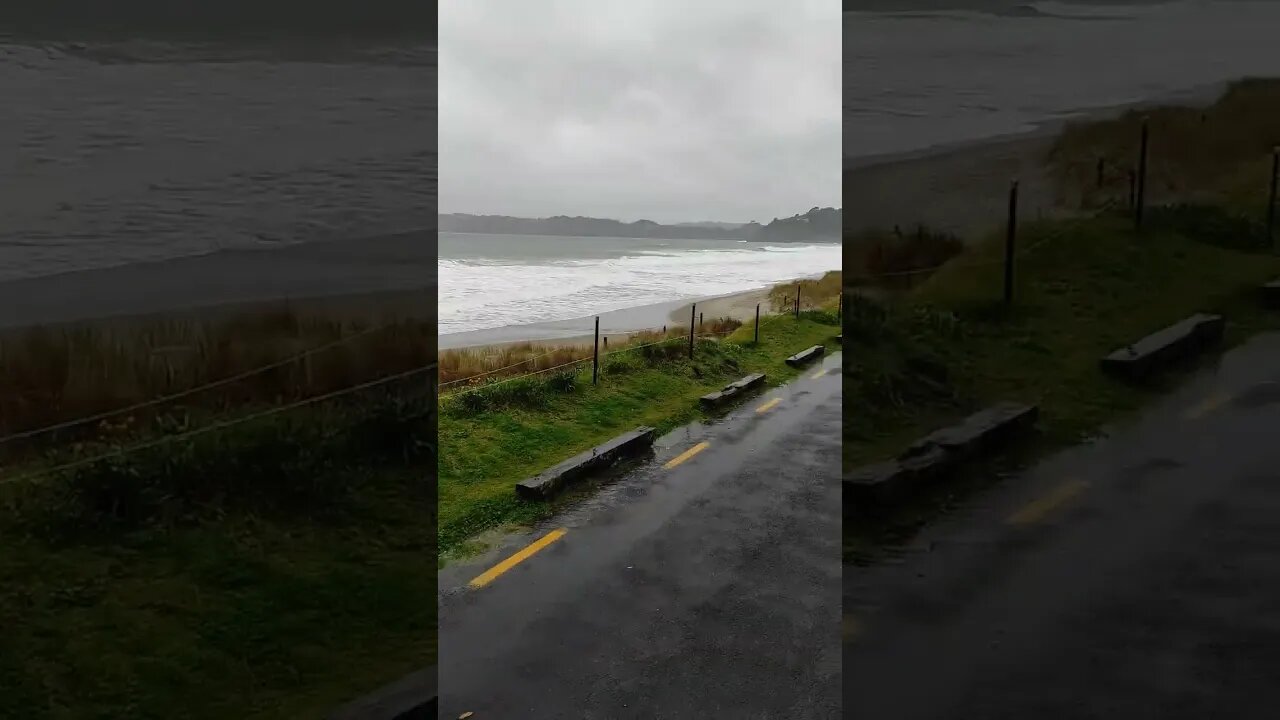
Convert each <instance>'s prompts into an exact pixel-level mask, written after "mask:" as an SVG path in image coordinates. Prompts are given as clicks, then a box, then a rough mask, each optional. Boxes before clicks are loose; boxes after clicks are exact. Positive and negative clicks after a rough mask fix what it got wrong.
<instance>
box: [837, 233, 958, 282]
mask: <svg viewBox="0 0 1280 720" xmlns="http://www.w3.org/2000/svg"><path fill="white" fill-rule="evenodd" d="M964 248H965V243H964V240H962V239H961V238H960V237H959V236H958V235H955V234H953V233H949V232H945V231H937V230H933V229H931V228H927V227H924V226H917V227H916V228H914V229H912V230H910V231H902V230H899V229H896V228H895V229H894V230H868V231H864V232H861V233H858V234H856V235H853V236H851V237H847V238H845V242H844V252H845V257H844V266H845V269H846V270H848V278H849V281H850V283H851V284H854V285H875V286H879V287H885V288H899V287H911V286H913V285H915V284H918V283H919V282H920V281H922V280H924V279H925V278H926V277H928V275H929V272H928V271H930V270H931V269H936V268H939V267H941V266H942V265H943V264H945V263H946V262H947V261H949V260H951V259H952V258H954V257H956V256H957V255H959V254H961V253H962V252H964Z"/></svg>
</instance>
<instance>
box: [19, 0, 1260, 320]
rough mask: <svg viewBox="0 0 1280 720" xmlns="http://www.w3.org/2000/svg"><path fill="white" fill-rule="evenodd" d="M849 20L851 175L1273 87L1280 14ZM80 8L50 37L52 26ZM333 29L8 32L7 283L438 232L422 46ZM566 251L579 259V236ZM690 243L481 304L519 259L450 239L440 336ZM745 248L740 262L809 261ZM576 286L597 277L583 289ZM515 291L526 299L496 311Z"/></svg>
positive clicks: (630, 278) (1083, 10)
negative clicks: (936, 150) (1228, 90)
mask: <svg viewBox="0 0 1280 720" xmlns="http://www.w3.org/2000/svg"><path fill="white" fill-rule="evenodd" d="M70 1H71V0H64V4H65V2H70ZM79 2H80V4H81V6H82V7H84V8H89V7H94V6H95V5H94V3H91V2H89V0H79ZM152 5H154V6H155V7H164V6H165V4H164V3H152ZM113 7H115V6H114V5H113ZM845 9H846V12H845V13H844V32H845V63H844V86H845V97H844V112H845V139H844V151H843V152H844V157H845V161H846V163H849V162H862V161H867V160H868V159H870V158H874V157H880V156H885V155H894V154H898V153H906V152H912V151H918V150H921V149H924V148H929V147H933V146H938V145H946V144H951V143H959V142H966V141H972V140H977V139H981V138H987V137H993V136H1000V135H1007V134H1011V133H1019V132H1025V131H1027V130H1032V129H1035V128H1037V127H1040V126H1042V125H1043V124H1045V123H1053V122H1058V121H1061V120H1063V119H1065V118H1069V117H1071V116H1072V115H1073V114H1075V113H1078V112H1081V111H1084V110H1088V109H1092V108H1099V107H1108V106H1114V105H1117V104H1123V103H1128V102H1133V101H1138V100H1142V99H1147V98H1152V97H1160V96H1165V95H1170V94H1173V93H1177V92H1181V91H1186V90H1192V89H1196V88H1203V87H1206V86H1212V85H1215V84H1217V83H1221V82H1224V81H1226V80H1230V79H1232V78H1236V77H1239V76H1243V75H1277V74H1280V52H1276V51H1275V44H1276V28H1280V3H1276V2H1230V1H1226V0H1199V1H1196V0H1180V1H1177V2H1153V3H1133V2H1130V3H1115V2H1110V3H1097V2H1094V3H1060V2H1039V3H1026V2H1014V1H1012V0H938V1H928V2H926V1H925V0H910V1H903V0H847V2H846V3H845ZM113 12H114V11H113ZM82 14H83V13H82ZM67 15H68V14H66V13H63V14H57V13H49V14H48V17H47V18H45V21H46V22H48V23H53V24H54V25H55V26H56V25H57V23H60V22H63V19H62V18H63V17H65V16H67ZM335 17H337V15H335ZM122 24H126V23H123V22H122ZM286 24H287V23H286ZM334 24H335V26H340V25H341V23H337V22H336V21H335V23H334ZM392 24H394V23H392ZM0 26H2V24H0ZM340 30H341V28H340V27H339V31H334V32H331V33H330V34H329V35H326V36H322V37H318V38H315V37H313V38H301V39H291V40H290V41H288V42H287V43H285V42H280V41H264V42H260V43H258V44H257V45H250V44H243V43H239V42H230V41H227V40H225V39H221V40H220V39H216V38H215V39H213V40H210V39H207V38H200V39H198V40H196V39H189V38H186V37H185V36H183V37H178V36H177V35H173V34H170V33H168V32H167V31H166V30H164V29H161V30H159V31H156V32H150V33H149V34H148V35H147V36H146V37H141V36H139V37H130V36H129V35H128V34H127V33H124V32H123V31H118V30H117V31H113V32H112V33H111V34H110V37H100V36H99V35H97V34H93V35H84V36H83V37H81V36H78V35H76V33H68V32H61V33H58V32H52V33H51V32H45V31H41V32H38V33H37V32H35V31H25V33H24V32H19V33H7V32H0V96H3V97H4V98H5V107H6V110H5V112H4V113H0V143H2V144H3V147H4V149H5V150H6V156H7V157H9V158H11V161H10V162H7V163H4V164H0V282H3V281H4V280H11V279H16V278H41V277H48V276H52V275H55V274H57V273H63V272H67V271H71V270H83V269H89V268H99V267H106V266H116V265H122V264H131V263H140V262H144V261H153V260H160V259H164V258H173V257H179V256H189V255H204V254H209V253H216V252H218V251H220V250H228V249H231V250H239V249H270V248H276V247H280V246H285V245H292V244H298V243H313V242H317V241H326V240H336V241H343V242H346V243H347V244H348V246H349V254H358V253H359V248H360V247H361V242H362V241H365V240H369V239H376V238H381V237H385V236H388V235H393V234H396V233H402V232H410V231H414V230H421V229H424V228H430V227H433V226H434V222H435V212H436V208H435V204H434V192H435V187H436V176H435V171H434V165H435V120H434V118H435V112H436V101H435V95H434V87H435V74H436V71H435V51H434V45H433V41H432V40H413V39H407V38H403V37H397V38H388V39H386V40H385V41H378V40H376V39H375V40H368V39H362V40H361V42H360V43H359V44H358V45H356V44H353V43H350V42H348V41H347V40H345V39H343V38H345V35H344V34H343V33H342V32H340ZM122 33H123V34H122ZM497 205H500V202H497V201H495V207H496V206H497ZM796 210H797V211H803V210H804V208H796ZM565 211H566V212H570V213H571V212H572V208H566V210H565ZM694 219H705V220H716V219H718V218H694ZM446 242H447V239H446ZM520 242H521V243H523V244H522V245H521V250H520V251H521V252H526V251H528V248H529V247H530V246H529V245H528V244H527V243H526V242H525V239H523V238H521V239H520ZM562 242H564V243H565V247H576V248H578V250H579V251H581V252H587V250H586V249H585V245H586V243H580V242H579V243H577V244H574V243H572V242H570V241H569V240H568V239H565V240H563V241H562ZM599 242H600V241H599V240H598V239H597V240H594V241H593V242H592V244H593V246H594V245H595V244H598V243H599ZM628 242H631V243H633V244H635V245H637V247H638V246H639V245H643V242H641V241H628ZM644 242H647V241H644ZM687 248H688V249H687V251H681V252H687V255H682V254H681V253H680V252H676V251H675V250H673V249H671V248H668V249H667V250H666V251H665V252H667V253H668V254H667V255H644V254H641V253H639V252H636V253H635V254H633V255H630V256H628V258H629V259H625V258H623V257H620V256H619V257H612V258H596V259H594V260H593V259H591V258H587V257H579V258H577V261H578V262H580V263H585V265H579V266H575V265H571V264H568V263H570V262H571V261H572V259H571V258H567V257H561V256H559V255H558V256H557V257H559V260H556V261H555V262H556V263H559V264H555V263H551V262H548V263H547V264H546V265H545V267H554V268H558V269H557V270H556V272H557V273H561V274H557V275H554V276H550V275H547V276H544V277H543V278H542V279H541V281H540V282H538V283H535V284H533V285H532V286H529V287H526V286H523V285H521V286H518V287H516V286H510V285H498V286H496V287H497V288H498V289H497V290H496V291H495V293H497V294H495V295H494V296H493V297H492V298H490V299H488V300H486V299H484V298H481V297H477V296H476V295H475V294H474V293H475V292H477V291H476V290H474V288H476V287H480V286H481V282H480V280H481V279H483V277H485V273H490V274H491V275H492V276H495V277H496V276H498V275H500V274H501V273H503V272H507V273H510V272H513V271H512V270H510V268H512V267H518V264H515V265H510V264H509V265H506V266H503V265H501V264H492V263H491V264H486V262H489V261H492V260H493V258H489V259H487V260H486V259H485V258H483V257H479V256H476V257H470V258H468V257H466V256H459V255H458V254H457V252H458V251H447V250H446V249H445V248H443V247H442V248H441V257H442V258H444V259H443V260H442V261H441V262H440V265H439V271H440V281H441V295H440V297H441V301H442V316H441V322H442V327H441V330H442V332H450V331H452V330H453V329H457V328H461V327H465V326H467V322H464V321H463V320H461V319H460V316H459V315H458V313H460V312H473V313H476V314H475V316H474V318H473V319H472V320H470V321H469V322H470V324H471V326H473V327H474V326H477V325H488V324H491V323H495V322H508V321H521V322H523V321H528V320H536V319H538V318H541V317H550V316H552V315H555V314H556V312H557V311H558V308H560V307H561V306H562V303H570V304H572V303H578V302H579V301H582V302H583V303H584V304H583V308H587V306H588V305H590V304H591V303H594V302H600V303H604V304H611V305H612V304H617V303H621V302H632V301H642V300H644V299H646V298H652V297H656V296H658V295H662V294H664V293H668V292H671V293H674V292H677V290H676V285H671V286H662V285H661V283H662V282H665V281H660V280H658V279H657V274H656V272H657V271H653V270H646V269H645V268H647V267H659V270H660V265H661V263H664V262H665V263H668V264H670V263H676V262H677V261H679V262H683V261H686V260H688V261H690V262H695V261H696V260H697V259H698V258H702V259H705V258H707V257H709V253H714V252H735V251H733V250H732V249H731V248H705V247H701V246H699V245H696V244H690V245H688V246H687ZM645 249H646V250H648V251H653V252H659V251H661V249H659V248H648V247H646V248H645ZM593 251H594V250H593ZM461 252H463V253H465V252H466V251H465V250H462V251H461ZM736 252H738V253H740V254H737V255H733V256H732V257H733V258H734V260H733V262H734V263H735V265H734V267H735V268H736V267H738V265H737V264H736V263H739V262H742V263H746V264H750V263H752V262H758V263H761V264H773V263H776V262H778V261H779V258H782V257H784V256H785V257H787V258H788V260H787V262H791V261H793V260H797V259H798V258H799V255H797V254H796V253H795V251H794V250H792V251H790V252H778V251H765V250H758V251H754V250H753V251H750V252H748V251H747V250H746V249H742V250H738V251H736ZM806 252H807V251H806ZM814 252H815V257H821V253H820V252H819V251H814ZM451 253H452V254H451ZM802 254H803V253H801V254H800V255H802ZM721 259H724V258H721ZM592 262H596V263H611V265H609V266H608V267H609V268H611V269H612V270H619V269H620V270H619V272H621V273H624V274H620V275H618V278H619V283H622V285H625V287H623V286H620V287H619V288H617V289H615V290H612V291H601V290H596V291H592V292H594V293H595V295H594V296H593V297H594V298H595V299H593V300H591V301H590V302H586V300H585V296H584V295H576V294H574V293H578V292H582V293H587V294H588V295H590V294H591V293H589V292H587V291H586V290H585V289H584V288H585V287H588V286H594V285H596V284H598V281H599V279H600V277H601V276H600V275H599V274H592V273H597V272H598V270H588V269H585V268H587V267H588V266H589V265H590V263H592ZM504 267H505V268H507V269H505V270H504V269H503V268H504ZM524 267H526V268H527V267H532V266H530V265H525V266H524ZM539 267H542V266H539ZM601 267H604V265H601ZM820 269H821V264H820V263H819V264H817V265H815V266H812V267H809V268H805V270H804V271H805V272H808V271H817V270H820ZM633 270H634V274H632V271H633ZM426 272H429V270H427V271H426ZM574 273H581V274H574ZM753 273H754V274H753ZM770 274H771V273H770V272H766V271H764V270H761V271H760V272H759V273H755V271H754V270H750V269H747V268H745V267H744V268H741V269H737V270H734V273H733V275H732V276H731V277H729V278H724V279H722V278H718V277H715V276H714V274H713V273H711V272H703V271H700V270H691V271H690V275H689V278H691V279H689V280H688V282H691V283H693V284H692V285H688V286H680V287H681V288H686V289H681V290H679V292H682V293H683V292H688V293H689V294H700V293H704V292H708V293H714V292H718V291H719V290H720V289H722V288H727V287H730V286H732V287H737V286H738V285H740V284H742V283H745V282H746V281H747V280H748V279H750V280H752V281H754V278H755V277H757V275H758V276H759V277H767V276H769V275H770ZM553 278H554V279H555V282H550V281H549V280H551V279H553ZM569 281H572V282H574V283H579V282H582V283H585V285H582V286H579V285H574V286H573V288H574V289H573V290H572V291H570V290H567V289H566V287H567V286H566V284H565V283H567V282H569ZM50 282H56V280H52V279H51V280H50ZM424 282H425V280H424ZM671 282H672V283H682V282H686V281H685V280H683V279H673V280H672V281H671ZM366 284H369V285H370V287H373V285H372V283H366ZM539 288H541V290H539ZM514 292H519V293H522V294H521V295H520V296H519V298H520V299H519V301H518V303H515V302H513V303H511V305H512V307H511V308H510V309H507V310H502V309H500V308H499V307H498V306H500V305H501V304H502V302H501V301H502V299H503V298H504V297H505V298H508V299H510V298H514V297H516V296H515V295H513V294H512V293H514ZM566 295H569V296H571V297H570V298H566ZM587 312H590V310H589V309H587Z"/></svg>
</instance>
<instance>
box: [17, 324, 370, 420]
mask: <svg viewBox="0 0 1280 720" xmlns="http://www.w3.org/2000/svg"><path fill="white" fill-rule="evenodd" d="M391 327H394V325H377V326H374V327H369V328H365V329H364V330H361V331H359V332H357V333H354V334H352V335H348V336H346V337H343V338H339V339H337V340H332V341H330V342H327V343H324V344H321V345H317V346H316V347H313V348H309V349H307V350H304V351H302V352H300V353H296V354H294V355H290V356H289V357H286V358H283V359H281V360H276V361H274V362H271V363H267V364H266V365H260V366H258V367H255V368H252V369H250V370H245V371H243V372H239V373H236V374H234V375H229V376H227V377H225V378H220V379H218V380H211V381H209V382H207V383H203V384H200V385H197V386H195V387H191V388H187V389H185V390H179V391H178V392H174V393H169V394H167V395H159V396H157V397H154V398H152V399H150V400H143V401H142V402H138V403H134V404H132V405H127V406H125V407H122V408H116V409H115V410H105V411H103V412H100V413H95V414H93V415H86V416H84V417H79V418H75V419H72V420H64V421H62V422H58V423H54V424H52V425H46V426H44V427H39V428H34V429H32V430H22V431H20V432H15V433H11V434H9V435H5V436H3V437H0V445H4V444H6V443H10V442H13V441H16V440H27V439H30V438H34V437H39V436H41V435H47V434H49V433H53V432H58V431H60V430H69V429H71V428H74V427H79V426H81V425H88V424H91V423H96V422H101V421H103V420H108V419H110V418H113V417H117V416H120V415H126V414H128V413H133V412H137V411H139V410H145V409H146V408H150V407H155V406H157V405H164V404H166V403H170V402H173V401H174V400H181V399H182V398H185V397H191V396H192V395H198V394H200V393H202V392H206V391H208V390H213V389H215V388H219V387H225V386H227V385H233V384H235V383H238V382H240V381H242V380H248V379H249V378H251V377H255V376H257V375H262V374H263V373H267V372H270V371H272V370H275V369H277V368H282V367H285V366H287V365H291V364H293V363H297V362H301V361H302V360H305V359H307V358H309V357H311V356H313V355H318V354H320V353H322V352H326V351H328V350H332V349H334V348H337V347H341V346H343V345H346V344H347V343H350V342H353V341H355V340H359V339H360V338H364V337H368V336H370V335H373V334H375V333H377V332H380V331H383V330H387V329H390V328H391Z"/></svg>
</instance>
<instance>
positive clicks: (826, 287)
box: [769, 270, 843, 313]
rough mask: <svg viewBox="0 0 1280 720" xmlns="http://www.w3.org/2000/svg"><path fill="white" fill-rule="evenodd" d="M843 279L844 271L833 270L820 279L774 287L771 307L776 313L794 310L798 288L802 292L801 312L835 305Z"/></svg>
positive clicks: (771, 294)
mask: <svg viewBox="0 0 1280 720" xmlns="http://www.w3.org/2000/svg"><path fill="white" fill-rule="evenodd" d="M842 277H843V273H842V271H840V270H831V271H829V272H827V273H826V274H824V275H823V276H822V277H820V278H809V279H805V280H800V281H798V282H791V283H781V284H778V285H774V286H773V287H772V288H770V289H769V307H770V308H771V309H772V310H773V312H776V313H785V312H791V311H792V310H794V309H795V298H796V290H797V287H798V288H799V292H800V309H801V310H813V309H817V308H823V307H828V306H832V305H835V303H836V301H837V299H838V298H839V297H840V288H841V283H842Z"/></svg>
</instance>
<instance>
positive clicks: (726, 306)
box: [439, 287, 769, 350]
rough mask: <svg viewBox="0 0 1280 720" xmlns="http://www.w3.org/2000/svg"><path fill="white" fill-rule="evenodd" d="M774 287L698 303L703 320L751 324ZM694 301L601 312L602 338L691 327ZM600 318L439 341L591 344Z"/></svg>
mask: <svg viewBox="0 0 1280 720" xmlns="http://www.w3.org/2000/svg"><path fill="white" fill-rule="evenodd" d="M768 294H769V288H767V287H766V288H756V289H753V290H746V291H743V292H740V293H731V294H728V295H720V296H716V297H711V298H700V299H698V300H696V301H693V302H696V303H697V305H698V308H699V309H700V311H701V312H702V314H703V317H704V318H712V317H714V318H724V317H732V318H736V319H738V320H742V321H743V322H746V321H747V320H748V319H749V318H751V317H754V315H755V307H756V303H762V304H764V307H762V309H761V312H765V308H767V298H768ZM690 304H691V301H689V300H675V301H672V302H665V303H655V304H652V305H641V306H638V307H633V308H625V309H622V310H614V311H611V312H605V313H600V316H599V317H600V335H601V337H603V338H624V337H627V336H629V335H633V334H635V333H637V332H643V331H645V330H658V329H661V328H663V327H664V326H668V325H681V324H685V325H687V324H688V322H689V306H690ZM595 318H596V316H594V315H592V316H588V317H582V318H576V319H573V320H563V321H557V322H549V323H530V324H527V325H511V326H507V327H499V328H492V329H487V330H475V331H472V332H461V333H451V334H449V335H441V336H440V338H439V342H440V349H441V350H457V349H462V348H472V347H492V346H502V345H511V344H515V343H523V342H534V343H539V344H546V345H579V344H588V345H589V344H591V343H592V342H593V340H594V337H595Z"/></svg>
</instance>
